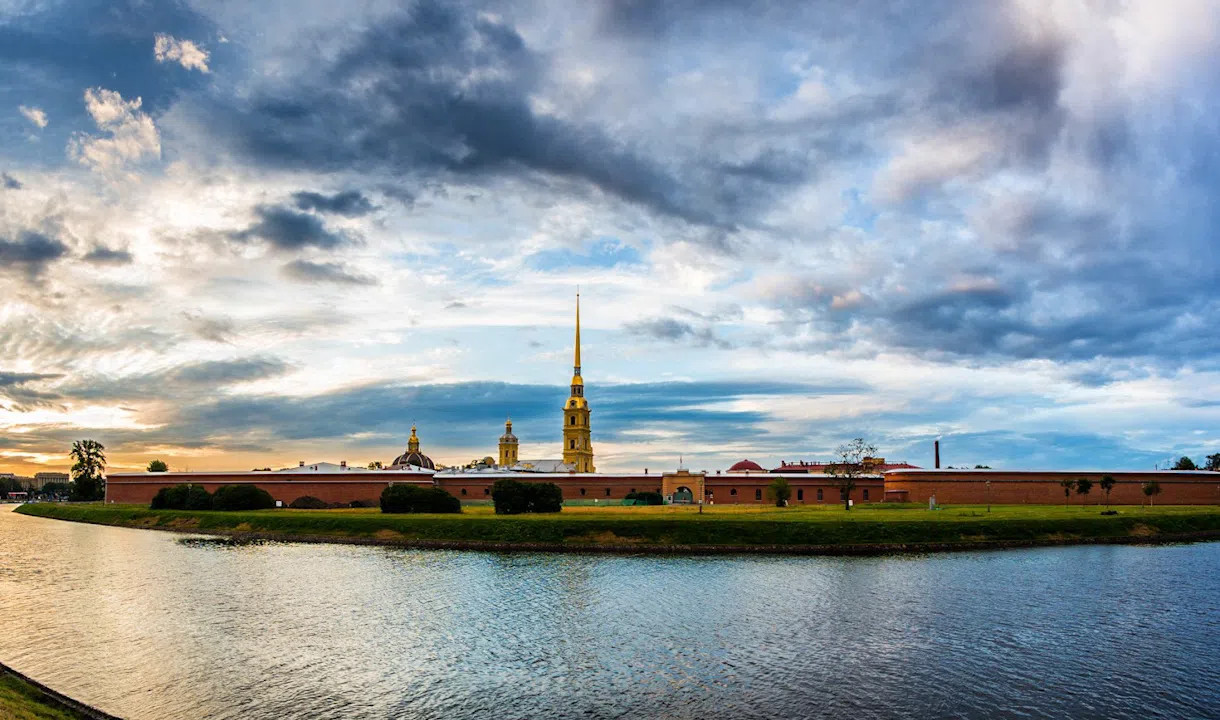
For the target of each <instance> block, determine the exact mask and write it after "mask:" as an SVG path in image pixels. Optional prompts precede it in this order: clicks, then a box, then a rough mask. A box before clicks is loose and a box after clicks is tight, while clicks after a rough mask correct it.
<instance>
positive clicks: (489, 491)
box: [483, 488, 491, 495]
mask: <svg viewBox="0 0 1220 720" xmlns="http://www.w3.org/2000/svg"><path fill="white" fill-rule="evenodd" d="M483 494H484V495H490V494H491V488H483Z"/></svg>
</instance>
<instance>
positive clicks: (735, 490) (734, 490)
mask: <svg viewBox="0 0 1220 720" xmlns="http://www.w3.org/2000/svg"><path fill="white" fill-rule="evenodd" d="M729 494H730V495H736V494H737V488H731V489H730V490H729Z"/></svg>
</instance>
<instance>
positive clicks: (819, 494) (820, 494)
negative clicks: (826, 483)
mask: <svg viewBox="0 0 1220 720" xmlns="http://www.w3.org/2000/svg"><path fill="white" fill-rule="evenodd" d="M818 502H822V488H818Z"/></svg>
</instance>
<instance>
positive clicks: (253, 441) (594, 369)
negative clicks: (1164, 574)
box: [0, 0, 1220, 475]
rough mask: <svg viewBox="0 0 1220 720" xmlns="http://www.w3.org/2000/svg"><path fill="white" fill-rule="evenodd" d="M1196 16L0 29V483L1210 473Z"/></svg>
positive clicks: (588, 17) (767, 17)
mask: <svg viewBox="0 0 1220 720" xmlns="http://www.w3.org/2000/svg"><path fill="white" fill-rule="evenodd" d="M1217 67H1220V4H1217V3H1215V2H1206V1H1196V0H1173V1H1171V2H1166V0H1128V1H1127V2H1101V1H1098V2H1085V1H1083V0H1077V1H1068V0H1064V1H1062V2H1058V1H1054V0H1036V1H1035V0H1030V1H1022V0H1011V1H1009V0H996V2H986V3H977V2H962V1H958V2H939V1H937V0H917V1H916V0H910V1H894V2H882V1H880V0H878V1H875V2H874V1H867V0H866V1H864V2H858V3H841V2H834V3H832V2H822V1H818V0H804V1H802V2H714V1H711V0H700V1H698V2H693V1H690V0H671V1H670V2H665V3H649V2H644V1H642V0H623V1H619V2H612V1H609V0H602V1H592V0H591V1H590V2H581V3H572V2H566V1H564V0H539V1H537V2H534V1H530V0H522V1H517V0H508V1H507V2H496V3H486V4H480V3H476V2H462V1H455V2H432V1H429V0H424V1H421V2H414V3H402V2H381V1H377V0H352V1H349V2H344V3H334V2H330V1H329V0H327V1H321V0H317V1H315V0H267V1H266V2H260V3H247V2H238V1H236V0H209V1H208V2H202V1H200V2H190V1H182V2H157V1H156V0H107V1H94V0H72V1H70V2H68V1H64V2H46V1H44V0H0V289H2V291H0V471H8V472H16V473H18V474H26V475H29V474H33V473H34V472H38V471H42V470H57V469H64V468H66V467H67V466H68V465H69V460H68V458H67V452H68V450H69V447H70V444H71V442H72V441H73V440H75V439H82V438H92V439H96V440H98V441H101V442H102V443H103V444H104V445H105V446H106V448H107V452H108V456H109V460H110V469H111V470H112V471H113V470H120V469H135V468H141V467H143V466H144V465H146V464H147V462H148V461H149V460H151V459H153V458H161V459H163V460H165V461H166V462H167V463H168V464H169V465H170V467H171V468H173V469H176V470H188V469H190V470H203V469H249V468H254V467H285V466H289V465H295V464H296V463H297V462H298V461H300V460H304V461H307V462H319V461H331V462H338V461H339V460H346V461H348V462H349V463H351V464H360V465H363V464H366V463H368V462H370V461H373V460H381V461H382V462H388V461H390V460H391V459H392V458H393V457H394V456H395V455H397V454H398V453H401V452H402V451H403V448H404V446H405V444H406V439H407V436H408V435H409V432H410V427H411V425H412V423H416V424H418V427H419V436H420V438H421V443H422V447H423V450H424V451H425V452H426V453H428V454H430V455H431V456H432V457H433V459H434V460H436V461H438V462H444V463H460V462H467V461H469V460H471V459H472V458H477V457H482V456H484V455H495V454H496V440H497V438H498V436H499V435H500V433H501V432H503V422H504V420H505V418H506V417H508V416H511V417H512V419H513V423H514V432H515V433H516V434H517V435H518V436H519V437H520V438H521V450H520V455H521V457H523V458H530V457H533V458H546V457H558V456H559V455H560V452H561V450H560V441H561V420H562V416H561V413H560V408H561V406H562V402H563V400H564V399H565V398H566V397H567V392H568V390H567V383H568V381H569V378H570V377H571V363H572V360H571V357H572V343H573V337H572V336H573V332H572V330H573V327H572V325H573V315H574V303H575V296H576V293H577V289H578V288H579V292H580V296H581V319H582V340H583V344H582V360H583V376H584V378H585V382H586V388H587V396H588V399H589V402H590V406H591V408H592V427H593V444H594V451H595V462H596V464H597V466H598V469H599V470H623V471H627V470H632V471H635V470H641V469H643V468H645V467H648V468H651V469H660V468H670V467H674V466H676V465H677V464H678V462H679V458H682V459H683V460H684V461H685V464H686V465H687V466H688V467H691V468H692V469H707V470H715V469H723V468H726V467H727V466H728V465H729V464H731V463H733V462H735V461H736V460H739V459H742V458H750V459H752V460H755V461H758V462H760V463H761V464H763V465H764V466H775V465H777V464H779V462H781V461H783V460H788V461H794V460H818V459H821V460H825V459H829V458H830V457H832V455H833V452H834V450H835V448H836V447H837V446H838V445H840V444H842V443H844V442H846V441H848V440H850V439H852V438H855V437H863V438H865V439H866V440H868V441H870V442H871V443H873V444H874V445H876V447H877V449H878V453H879V454H880V455H883V456H884V457H886V458H887V459H890V460H894V461H903V460H905V461H908V462H911V463H913V464H915V465H921V466H925V467H930V466H931V464H932V443H933V441H934V440H935V439H937V438H939V439H940V440H941V447H942V458H943V461H944V463H945V464H957V465H969V466H973V465H975V464H984V465H990V466H992V467H997V468H999V467H1006V468H1035V469H1036V468H1112V469H1143V468H1152V467H1155V466H1157V465H1158V464H1160V465H1161V466H1162V467H1163V466H1164V463H1165V462H1167V461H1168V460H1170V459H1171V458H1176V457H1178V456H1180V455H1190V456H1192V457H1194V458H1195V459H1196V461H1202V458H1203V456H1204V455H1206V454H1210V453H1214V452H1220V363H1218V359H1220V335H1218V333H1217V328H1220V293H1217V292H1216V291H1215V288H1216V285H1217V279H1218V277H1220V262H1218V261H1220V257H1218V254H1217V247H1218V246H1220V242H1218V240H1217V229H1218V221H1220V206H1218V205H1217V200H1216V198H1217V196H1218V190H1220V73H1218V72H1217V71H1216V68H1217Z"/></svg>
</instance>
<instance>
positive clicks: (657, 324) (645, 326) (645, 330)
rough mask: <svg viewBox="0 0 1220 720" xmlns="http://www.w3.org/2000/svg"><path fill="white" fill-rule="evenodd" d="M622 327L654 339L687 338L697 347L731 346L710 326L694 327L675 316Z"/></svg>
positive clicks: (724, 348) (634, 333)
mask: <svg viewBox="0 0 1220 720" xmlns="http://www.w3.org/2000/svg"><path fill="white" fill-rule="evenodd" d="M623 329H624V330H626V331H627V332H629V333H631V334H632V335H637V336H640V337H649V338H653V339H656V340H669V341H672V342H676V341H679V340H689V341H691V342H693V343H694V344H695V345H697V346H699V347H707V346H709V345H713V346H715V347H717V348H720V349H721V350H728V349H730V348H732V347H733V344H732V343H730V342H729V341H727V340H725V339H723V338H720V337H717V335H716V333H715V332H714V331H713V330H712V329H711V328H710V327H695V326H694V325H691V324H690V323H688V322H685V321H683V320H677V319H675V318H652V319H648V320H639V321H637V322H631V323H627V324H626V325H624V326H623Z"/></svg>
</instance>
